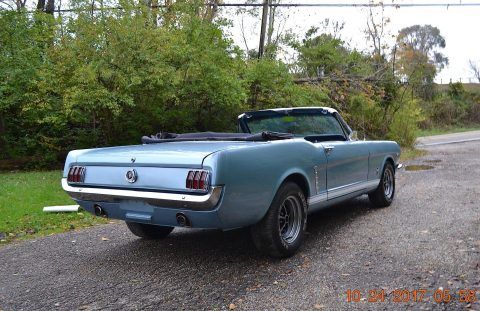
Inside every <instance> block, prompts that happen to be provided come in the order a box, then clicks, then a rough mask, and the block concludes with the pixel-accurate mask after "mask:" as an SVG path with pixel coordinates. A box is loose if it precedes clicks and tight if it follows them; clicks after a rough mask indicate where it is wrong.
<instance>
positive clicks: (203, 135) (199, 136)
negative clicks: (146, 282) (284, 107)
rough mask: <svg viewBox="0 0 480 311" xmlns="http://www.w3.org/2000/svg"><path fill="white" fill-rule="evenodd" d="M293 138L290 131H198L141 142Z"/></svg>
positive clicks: (159, 136) (153, 136) (165, 134)
mask: <svg viewBox="0 0 480 311" xmlns="http://www.w3.org/2000/svg"><path fill="white" fill-rule="evenodd" d="M290 138H293V134H290V133H277V132H268V131H266V132H261V133H258V134H249V133H218V132H200V133H185V134H176V133H158V134H155V135H151V136H143V137H142V143H144V144H158V143H167V142H174V141H269V140H282V139H290Z"/></svg>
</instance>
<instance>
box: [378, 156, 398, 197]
mask: <svg viewBox="0 0 480 311" xmlns="http://www.w3.org/2000/svg"><path fill="white" fill-rule="evenodd" d="M386 170H390V171H391V172H392V187H393V190H392V195H391V196H390V198H389V197H387V196H386V194H385V187H384V185H383V180H384V179H385V171H386ZM380 187H381V190H382V194H383V199H384V200H385V202H387V203H388V204H390V203H392V202H393V198H394V197H395V170H394V169H393V165H392V164H391V163H387V164H386V165H385V168H384V169H383V174H382V179H381V181H380Z"/></svg>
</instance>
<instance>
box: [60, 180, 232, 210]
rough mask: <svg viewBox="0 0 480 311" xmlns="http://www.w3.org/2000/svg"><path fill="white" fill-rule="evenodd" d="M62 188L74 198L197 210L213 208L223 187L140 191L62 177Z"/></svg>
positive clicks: (219, 197) (220, 195)
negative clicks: (187, 191) (71, 182)
mask: <svg viewBox="0 0 480 311" xmlns="http://www.w3.org/2000/svg"><path fill="white" fill-rule="evenodd" d="M62 188H63V190H65V191H66V192H67V193H68V194H69V195H70V196H71V197H72V198H73V199H74V200H78V201H94V202H108V203H118V202H120V201H125V200H136V201H142V202H145V203H147V204H149V205H152V206H159V207H166V208H172V209H187V210H197V211H208V210H213V209H214V208H215V207H216V206H217V204H218V202H219V201H220V199H221V197H222V191H223V187H220V186H216V187H211V189H210V191H209V192H207V193H206V194H198V195H197V194H179V193H167V192H153V191H138V190H124V189H105V188H90V187H72V186H70V185H69V184H68V182H67V179H66V178H62Z"/></svg>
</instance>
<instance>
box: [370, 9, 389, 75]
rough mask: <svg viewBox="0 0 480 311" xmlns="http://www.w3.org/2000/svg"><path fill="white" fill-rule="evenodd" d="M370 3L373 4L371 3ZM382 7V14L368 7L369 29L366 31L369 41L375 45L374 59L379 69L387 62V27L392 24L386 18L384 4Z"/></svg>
mask: <svg viewBox="0 0 480 311" xmlns="http://www.w3.org/2000/svg"><path fill="white" fill-rule="evenodd" d="M370 3H373V2H372V1H370ZM380 5H381V11H380V12H374V11H373V8H372V6H369V7H368V17H367V29H366V30H365V34H366V36H367V40H369V41H371V42H372V45H373V58H374V60H375V64H376V66H377V67H378V66H379V65H380V64H381V63H384V60H385V53H384V50H385V49H386V48H387V45H386V44H385V42H384V39H385V27H386V26H387V24H388V23H389V22H390V19H389V18H388V17H386V16H385V7H384V6H383V3H381V4H380Z"/></svg>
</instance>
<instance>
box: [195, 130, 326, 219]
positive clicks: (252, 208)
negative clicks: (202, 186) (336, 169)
mask: <svg viewBox="0 0 480 311" xmlns="http://www.w3.org/2000/svg"><path fill="white" fill-rule="evenodd" d="M315 165H318V168H319V172H320V174H321V176H319V178H318V179H319V181H320V182H319V183H321V184H320V185H318V188H319V189H325V188H326V185H325V180H326V176H325V174H326V158H325V156H324V151H323V146H321V145H320V144H318V145H314V144H312V143H309V142H307V141H305V140H303V139H301V140H297V139H295V140H285V141H272V142H269V143H267V144H265V143H261V144H257V145H255V146H252V147H250V148H243V149H229V150H224V151H220V152H217V153H214V154H212V155H210V156H208V157H207V158H206V159H205V161H204V167H206V168H211V169H212V170H213V172H215V173H214V176H213V180H212V182H213V184H214V185H224V186H225V189H224V197H223V200H222V203H221V207H220V208H219V216H220V219H221V221H222V223H223V226H224V228H236V227H242V226H247V225H251V224H254V223H256V222H258V221H260V220H261V219H262V218H263V216H264V215H265V213H266V212H267V210H268V208H269V206H270V204H271V202H272V200H273V197H274V196H275V193H276V192H277V190H278V188H279V187H280V185H281V184H282V182H283V181H284V180H285V179H286V178H287V177H288V176H290V175H291V174H301V175H302V176H303V177H304V178H305V180H306V182H307V184H308V193H309V194H307V195H306V197H307V198H308V196H309V195H311V194H315V193H316V186H315V173H314V170H313V167H314V166H315Z"/></svg>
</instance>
